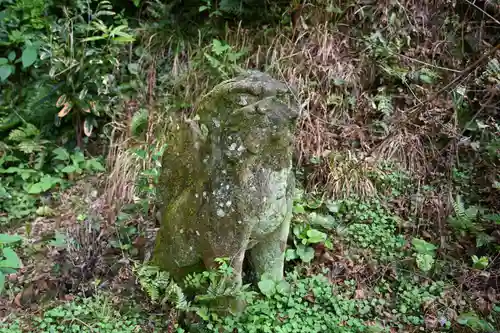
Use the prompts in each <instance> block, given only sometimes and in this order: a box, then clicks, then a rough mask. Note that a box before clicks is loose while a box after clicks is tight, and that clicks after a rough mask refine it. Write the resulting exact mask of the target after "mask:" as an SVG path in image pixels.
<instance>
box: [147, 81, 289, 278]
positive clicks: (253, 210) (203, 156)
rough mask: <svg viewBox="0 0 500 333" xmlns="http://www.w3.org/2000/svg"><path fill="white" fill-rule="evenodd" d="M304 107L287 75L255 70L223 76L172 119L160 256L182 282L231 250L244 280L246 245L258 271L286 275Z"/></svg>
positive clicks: (163, 187) (164, 166)
mask: <svg viewBox="0 0 500 333" xmlns="http://www.w3.org/2000/svg"><path fill="white" fill-rule="evenodd" d="M298 115H299V108H298V105H297V104H296V103H295V100H294V98H293V96H292V93H291V91H290V90H289V88H288V87H287V86H286V85H285V84H283V83H281V82H279V81H276V80H274V79H273V78H271V77H270V76H269V75H267V74H264V73H261V72H250V73H249V74H247V75H244V76H241V77H238V78H235V79H232V80H228V81H225V82H223V83H221V84H219V85H217V86H216V87H215V88H214V89H213V90H212V91H211V92H210V93H208V94H207V95H206V96H204V97H203V99H202V101H201V103H200V105H199V108H198V110H197V112H196V116H195V117H194V118H193V119H185V118H183V117H181V116H174V117H173V118H172V119H171V122H170V128H169V130H168V138H167V148H166V150H165V153H164V155H163V159H162V171H161V175H160V180H159V188H158V193H159V201H160V212H159V214H160V216H159V217H160V221H161V227H160V230H159V233H158V235H157V239H156V246H155V249H154V252H153V262H154V263H155V264H156V265H158V266H159V267H161V268H162V269H164V270H166V271H168V272H170V274H171V275H172V277H173V278H174V279H176V280H178V281H179V280H181V279H182V278H183V277H184V276H185V275H186V274H188V273H191V272H193V271H197V270H199V269H200V268H201V269H204V268H209V267H212V265H213V263H214V259H215V258H230V263H231V266H232V267H233V268H234V271H235V274H236V281H235V282H236V283H238V284H241V271H242V266H243V259H244V257H245V254H246V253H249V255H250V256H251V257H250V262H251V263H252V266H253V268H254V270H255V273H256V274H257V276H258V277H259V276H261V275H262V274H263V273H269V274H271V276H272V277H274V278H275V279H281V278H282V277H283V265H284V253H285V247H286V241H287V237H288V231H289V225H290V219H291V215H292V196H293V194H292V192H293V190H294V176H293V173H292V153H293V139H294V130H295V126H296V120H297V118H298ZM247 250H249V251H248V252H246V251H247Z"/></svg>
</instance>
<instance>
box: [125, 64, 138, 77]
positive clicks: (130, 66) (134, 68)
mask: <svg viewBox="0 0 500 333" xmlns="http://www.w3.org/2000/svg"><path fill="white" fill-rule="evenodd" d="M127 68H128V71H129V72H130V74H133V75H137V74H138V73H139V65H138V64H137V63H130V64H128V65H127Z"/></svg>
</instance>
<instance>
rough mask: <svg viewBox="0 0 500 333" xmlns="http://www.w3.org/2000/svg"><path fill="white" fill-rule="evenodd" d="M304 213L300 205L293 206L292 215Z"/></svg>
mask: <svg viewBox="0 0 500 333" xmlns="http://www.w3.org/2000/svg"><path fill="white" fill-rule="evenodd" d="M305 212H306V210H305V208H304V206H303V205H301V204H295V205H293V213H294V214H304V213H305Z"/></svg>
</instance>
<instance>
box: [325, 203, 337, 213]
mask: <svg viewBox="0 0 500 333" xmlns="http://www.w3.org/2000/svg"><path fill="white" fill-rule="evenodd" d="M325 205H326V208H328V211H330V213H338V212H339V210H340V206H341V204H340V202H338V201H331V200H329V201H327V202H326V203H325Z"/></svg>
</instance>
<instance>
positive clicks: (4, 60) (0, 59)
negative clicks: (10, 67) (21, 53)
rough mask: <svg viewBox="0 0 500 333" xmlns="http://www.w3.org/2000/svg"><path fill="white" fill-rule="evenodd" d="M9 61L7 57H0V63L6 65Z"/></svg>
mask: <svg viewBox="0 0 500 333" xmlns="http://www.w3.org/2000/svg"><path fill="white" fill-rule="evenodd" d="M8 63H9V60H8V59H7V58H0V65H6V64H8Z"/></svg>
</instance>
